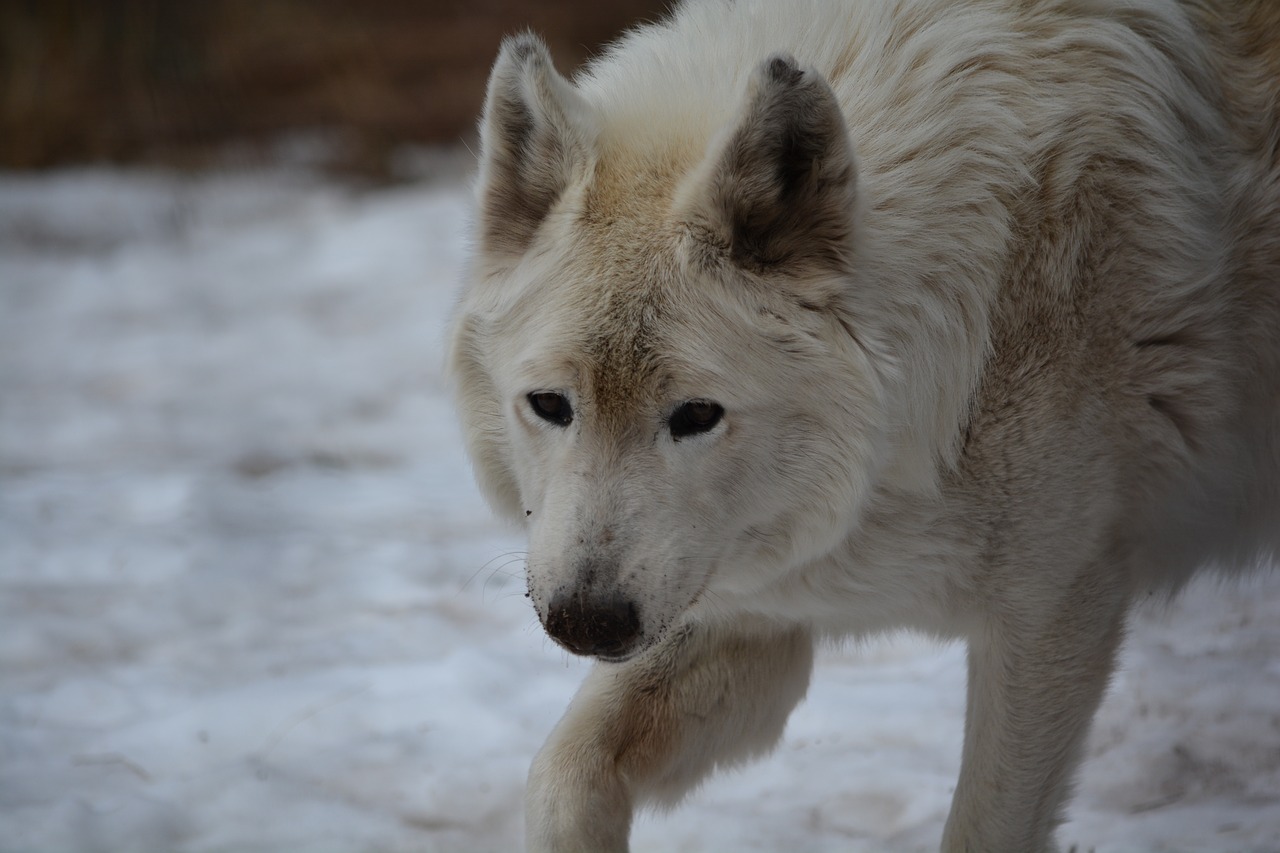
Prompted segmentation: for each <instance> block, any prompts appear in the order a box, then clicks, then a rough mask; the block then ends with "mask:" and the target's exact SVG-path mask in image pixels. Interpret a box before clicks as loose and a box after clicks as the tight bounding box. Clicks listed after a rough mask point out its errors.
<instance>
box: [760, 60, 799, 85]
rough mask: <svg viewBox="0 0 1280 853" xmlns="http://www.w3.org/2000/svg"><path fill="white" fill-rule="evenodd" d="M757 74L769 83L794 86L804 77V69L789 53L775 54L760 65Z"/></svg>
mask: <svg viewBox="0 0 1280 853" xmlns="http://www.w3.org/2000/svg"><path fill="white" fill-rule="evenodd" d="M759 73H760V74H761V75H762V76H763V77H764V78H765V79H766V80H768V81H769V82H771V83H786V84H789V85H795V84H796V83H798V82H800V78H801V77H803V76H804V69H802V68H801V67H800V63H798V62H796V58H795V57H794V56H792V55H791V54H789V53H775V54H773V55H772V56H770V57H769V58H768V59H766V60H765V61H764V62H762V63H760V70H759Z"/></svg>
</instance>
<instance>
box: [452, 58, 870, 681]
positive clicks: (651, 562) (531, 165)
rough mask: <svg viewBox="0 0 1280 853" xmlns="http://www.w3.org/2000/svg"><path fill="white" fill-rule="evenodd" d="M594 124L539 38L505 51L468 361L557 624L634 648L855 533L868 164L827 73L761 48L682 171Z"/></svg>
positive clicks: (464, 374) (487, 469) (481, 421)
mask: <svg viewBox="0 0 1280 853" xmlns="http://www.w3.org/2000/svg"><path fill="white" fill-rule="evenodd" d="M595 121H596V119H595V116H593V114H592V109H591V107H590V105H589V104H587V103H586V102H584V101H583V100H582V99H581V98H580V96H578V94H577V92H576V91H575V90H574V89H573V88H572V87H571V86H570V84H568V83H567V82H566V81H564V80H563V78H560V77H559V76H558V75H557V74H556V72H555V71H554V69H553V68H552V67H551V64H550V61H549V59H548V58H547V57H546V54H545V50H544V49H543V48H542V46H541V45H540V44H539V43H538V42H536V41H534V40H532V39H530V38H527V37H525V38H523V39H519V40H515V41H512V42H509V43H508V44H507V45H505V46H504V50H503V53H502V55H501V56H500V58H499V60H498V64H497V66H496V67H495V70H494V73H493V78H492V80H491V82H490V90H489V99H488V104H487V107H486V116H485V122H484V125H483V144H484V148H485V153H484V160H483V164H482V174H481V186H480V195H481V213H480V217H481V218H480V232H481V233H480V249H481V253H480V257H479V258H478V260H477V265H476V266H477V268H476V273H475V280H474V281H473V283H472V285H471V288H470V290H469V291H468V292H467V293H466V295H465V296H464V299H463V304H462V306H461V310H460V312H459V316H458V318H457V322H456V328H455V336H454V345H453V352H452V367H453V371H454V374H455V379H456V381H457V383H458V386H459V388H458V390H459V402H460V407H461V409H462V414H463V419H464V422H465V426H466V429H467V433H468V440H469V449H470V451H471V453H472V457H473V460H474V461H475V463H476V468H477V474H478V476H479V479H480V482H481V485H482V486H483V487H484V489H485V491H486V493H487V494H488V495H489V497H490V498H491V500H493V502H494V503H495V505H497V506H498V507H499V508H500V509H501V510H503V511H505V512H506V513H507V514H509V515H513V516H515V517H517V518H520V519H522V520H523V521H524V522H525V523H526V524H527V526H528V529H529V536H530V543H529V557H528V583H529V594H530V598H531V599H532V600H533V602H534V605H535V607H536V609H537V611H538V615H539V618H540V619H541V621H542V624H543V626H544V627H545V628H546V630H547V632H548V634H550V635H551V636H552V637H553V638H554V639H555V640H556V641H557V642H559V643H560V644H561V645H563V646H564V647H565V648H567V649H569V650H570V651H573V652H576V653H579V654H587V655H594V656H598V657H601V658H606V659H622V658H625V657H628V656H630V655H632V654H634V653H636V652H637V651H639V650H641V649H643V648H644V647H646V646H647V645H649V644H651V643H652V642H654V641H655V640H657V639H658V638H660V637H661V636H662V635H663V634H664V633H665V632H666V631H667V630H668V629H670V628H671V627H672V626H673V625H675V624H677V623H678V622H679V621H680V620H681V619H684V618H696V617H697V616H698V615H699V614H703V615H710V614H714V613H715V612H716V610H717V609H738V608H741V607H743V606H746V605H744V602H746V601H749V599H750V597H751V596H752V595H754V594H756V593H758V592H759V591H761V590H762V589H764V588H767V587H768V585H769V584H770V583H772V582H774V581H775V580H776V579H777V578H778V577H779V576H780V575H781V574H783V573H786V572H788V571H790V570H793V569H794V568H795V567H796V566H798V565H800V564H802V563H804V562H805V561H808V560H812V559H814V558H817V557H820V556H822V555H823V554H825V553H826V552H828V551H829V550H830V549H831V548H833V547H834V546H835V545H836V544H838V543H839V542H840V541H841V540H842V539H843V538H844V537H845V536H847V535H848V534H849V532H850V531H851V529H853V528H854V527H855V526H856V523H857V517H858V514H859V510H860V508H861V505H862V502H863V500H864V498H865V495H866V493H867V492H868V490H869V488H870V484H871V482H872V480H873V478H874V477H875V474H876V471H875V465H876V460H878V459H879V458H880V456H881V454H880V448H879V446H878V445H879V442H880V440H881V438H882V436H881V427H880V424H881V421H882V420H883V418H882V414H881V411H880V399H879V398H880V390H879V383H878V380H877V377H876V375H875V372H874V367H873V362H872V359H871V358H870V357H869V355H868V351H867V349H866V347H865V346H864V342H862V341H860V340H859V338H858V336H857V334H856V332H855V331H854V328H853V326H852V320H851V319H850V317H849V316H848V312H847V310H846V308H845V306H844V304H843V302H842V292H843V290H844V289H845V288H846V287H847V286H848V285H847V282H848V281H849V278H850V275H851V273H850V267H849V265H850V263H851V254H852V252H853V240H852V235H851V229H852V219H853V216H854V213H853V209H854V199H853V189H854V186H853V184H854V169H853V162H852V157H851V154H850V152H849V151H848V145H847V139H846V136H845V131H844V126H843V122H842V120H841V118H840V115H839V111H838V109H837V108H836V105H835V102H834V98H833V96H832V95H831V93H830V90H829V89H828V88H827V87H826V85H825V83H823V81H821V80H820V79H817V78H815V77H814V76H813V75H812V74H811V73H806V72H803V71H801V70H800V69H798V68H797V67H796V66H795V65H794V63H792V62H790V61H788V60H785V59H781V58H775V59H773V60H770V61H769V62H767V63H766V64H765V65H764V66H762V67H761V69H760V70H759V72H758V73H757V75H756V77H755V78H754V80H753V81H752V87H751V91H750V93H749V96H748V100H747V103H746V105H745V107H744V110H743V114H742V116H741V117H740V119H739V121H738V123H737V125H736V127H731V128H729V129H728V130H727V131H725V132H724V133H722V134H721V138H718V139H716V140H714V141H713V142H711V143H710V144H709V146H708V149H707V150H706V151H705V152H704V151H699V152H698V155H699V157H700V158H703V162H701V163H700V164H696V165H695V166H694V167H693V168H686V169H684V170H679V169H673V168H671V167H670V164H669V163H668V164H665V165H664V164H658V163H656V162H655V161H646V160H644V159H643V158H636V157H634V156H633V155H632V156H624V155H623V154H621V153H620V152H618V151H617V150H612V151H611V150H609V148H608V147H607V146H602V145H601V143H600V138H599V134H598V133H597V128H596V126H595V125H594V124H593V122H595Z"/></svg>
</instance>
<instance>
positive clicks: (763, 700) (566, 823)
mask: <svg viewBox="0 0 1280 853" xmlns="http://www.w3.org/2000/svg"><path fill="white" fill-rule="evenodd" d="M812 669H813V640H812V638H811V636H810V634H809V632H808V631H807V630H804V629H801V628H790V629H774V630H764V631H751V632H737V631H729V630H725V629H710V628H707V627H702V626H698V627H690V628H685V629H682V630H680V631H677V632H676V633H675V634H674V635H673V636H672V637H671V638H669V639H668V640H666V641H664V642H662V643H661V644H660V645H659V646H657V647H656V648H654V649H652V650H650V651H648V652H646V653H644V654H642V655H641V656H640V657H638V658H635V659H633V660H630V661H627V662H626V663H622V664H609V663H600V664H597V665H596V666H595V668H594V669H593V670H592V671H591V674H590V675H589V676H587V680H586V681H585V682H584V683H583V685H582V687H581V688H580V689H579V690H578V694H577V695H576V696H575V697H574V699H573V702H572V703H571V704H570V706H569V710H568V711H567V712H566V713H565V715H564V717H563V719H561V720H560V723H559V724H558V725H557V726H556V728H555V731H554V732H552V734H551V737H550V738H549V739H548V740H547V743H546V745H545V746H543V748H542V750H541V751H540V752H539V753H538V757H537V758H536V759H535V760H534V762H533V768H532V769H531V770H530V772H529V787H528V791H527V793H526V796H525V835H526V841H527V844H528V848H529V850H530V851H537V853H550V851H556V853H563V851H574V853H578V851H592V853H600V851H625V850H626V849H627V838H628V835H629V833H630V829H631V816H632V813H633V811H634V808H635V806H636V805H639V804H641V803H643V802H649V801H657V802H662V803H674V802H675V801H677V800H679V799H680V798H681V797H682V796H683V795H684V794H685V792H687V791H688V790H689V789H690V788H692V787H693V786H694V785H695V784H697V782H698V781H699V780H700V779H702V778H703V777H704V776H706V775H707V774H708V773H709V772H711V771H712V770H714V769H715V768H717V767H721V766H725V765H731V764H734V763H737V762H741V761H744V760H746V759H748V758H752V757H754V756H757V755H760V754H763V753H764V752H767V751H768V750H769V749H771V748H772V747H773V746H774V744H775V743H777V741H778V738H779V737H781V735H782V730H783V727H784V726H785V725H786V721H787V717H788V716H789V715H790V713H791V710H792V709H793V708H794V707H795V706H796V704H797V703H798V702H799V701H800V699H801V698H803V697H804V693H805V690H806V689H807V688H808V685H809V674H810V672H811V671H812Z"/></svg>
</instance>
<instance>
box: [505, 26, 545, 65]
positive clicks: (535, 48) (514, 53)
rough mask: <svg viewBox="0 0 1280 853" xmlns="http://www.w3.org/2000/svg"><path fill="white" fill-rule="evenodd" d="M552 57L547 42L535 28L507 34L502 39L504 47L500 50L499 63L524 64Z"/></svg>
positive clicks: (543, 60)
mask: <svg viewBox="0 0 1280 853" xmlns="http://www.w3.org/2000/svg"><path fill="white" fill-rule="evenodd" d="M550 59H551V52H550V51H549V50H547V43H546V42H545V41H543V40H542V37H541V36H539V35H538V34H537V33H535V32H534V31H533V30H523V31H521V32H518V33H516V34H514V35H509V36H507V37H506V38H504V39H503V40H502V47H501V48H499V50H498V62H499V64H506V63H510V64H512V65H517V66H522V65H526V64H528V63H537V62H549V61H550Z"/></svg>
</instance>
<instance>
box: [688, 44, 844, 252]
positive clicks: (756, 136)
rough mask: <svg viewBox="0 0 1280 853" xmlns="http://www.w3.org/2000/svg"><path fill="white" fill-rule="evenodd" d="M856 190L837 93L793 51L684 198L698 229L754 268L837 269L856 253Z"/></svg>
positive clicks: (764, 68)
mask: <svg viewBox="0 0 1280 853" xmlns="http://www.w3.org/2000/svg"><path fill="white" fill-rule="evenodd" d="M856 190H857V169H856V166H855V164H854V158H853V151H852V147H851V144H850V141H849V133H848V130H847V129H846V127H845V122H844V116H843V115H842V113H841V111H840V105H839V103H838V102H837V100H836V96H835V93H834V92H832V91H831V87H830V86H828V85H827V82H826V81H825V80H824V79H823V78H822V77H821V76H820V75H818V74H817V73H816V72H814V71H811V70H805V69H802V68H800V67H799V66H798V65H797V64H796V61H795V60H794V59H793V58H791V57H789V56H774V57H771V58H770V59H768V60H766V61H765V62H764V63H763V64H762V65H761V66H760V67H759V68H757V69H756V71H755V73H754V74H753V75H752V78H751V84H750V91H749V94H748V98H747V105H746V109H745V111H744V112H743V114H742V117H741V118H740V119H739V121H738V123H737V124H736V125H735V126H733V127H732V128H730V130H729V131H728V132H727V134H726V135H724V136H723V137H722V138H721V140H720V141H719V144H718V145H714V144H713V148H712V150H711V151H710V153H709V155H708V157H707V159H706V160H705V161H704V162H703V164H702V165H701V166H700V167H699V168H698V169H697V170H696V171H695V172H694V174H693V175H692V176H690V178H689V180H688V183H686V185H685V186H684V187H682V188H681V192H680V195H679V196H678V197H677V200H676V205H677V210H678V213H679V215H681V216H682V217H683V218H684V219H685V221H686V222H688V224H689V225H690V227H691V228H692V229H693V231H694V233H695V235H697V236H699V237H701V238H703V239H704V240H705V242H707V243H709V244H710V245H711V246H712V247H713V248H715V249H719V250H722V251H724V252H725V253H727V255H728V258H729V260H730V261H732V262H733V263H734V264H736V265H738V266H740V267H742V268H744V269H751V270H756V271H761V272H763V271H767V270H770V269H774V268H786V269H793V270H796V271H800V270H804V269H811V268H812V267H811V266H810V265H813V264H817V265H819V266H820V268H822V269H824V270H826V271H832V272H834V271H838V270H840V269H842V268H843V264H844V262H846V261H847V260H848V255H849V251H850V245H851V242H852V237H853V234H852V230H853V227H854V201H855V198H856Z"/></svg>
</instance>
